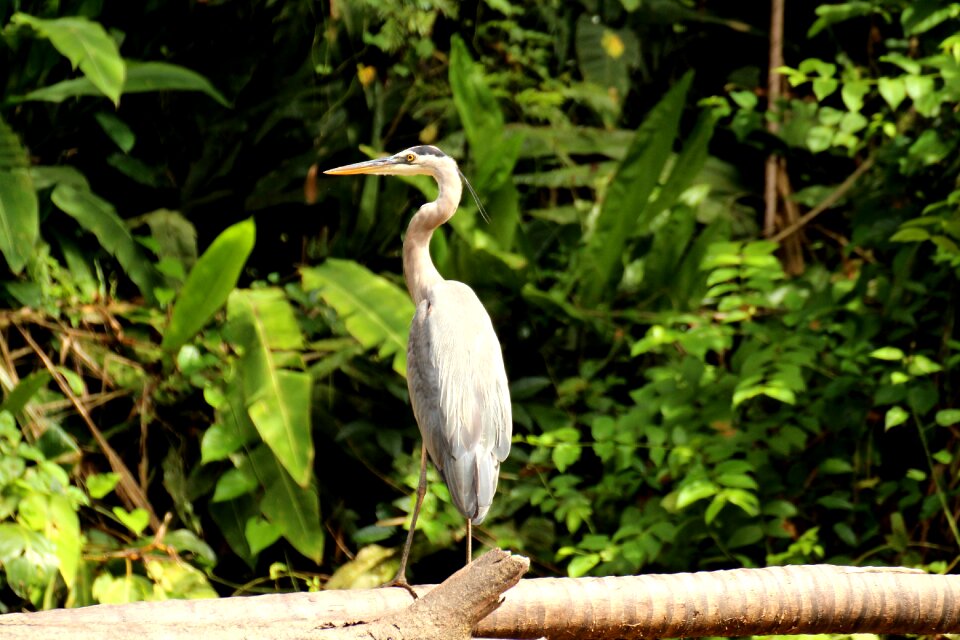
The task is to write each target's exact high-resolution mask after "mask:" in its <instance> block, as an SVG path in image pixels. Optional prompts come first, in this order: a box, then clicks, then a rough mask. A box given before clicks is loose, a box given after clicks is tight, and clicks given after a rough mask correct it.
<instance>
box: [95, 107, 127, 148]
mask: <svg viewBox="0 0 960 640" xmlns="http://www.w3.org/2000/svg"><path fill="white" fill-rule="evenodd" d="M94 118H96V120H97V124H99V125H100V128H101V129H103V132H104V133H105V134H107V136H109V138H110V139H111V140H113V143H114V144H116V145H117V146H118V147H120V150H121V151H123V152H124V153H130V151H132V150H133V145H134V144H135V143H136V141H137V137H136V136H135V135H134V133H133V131H132V130H131V129H130V127H129V126H127V123H126V122H124V121H123V120H121V119H120V118H118V117H117V116H116V115H114V114H112V113H110V112H108V111H101V112H99V113H97V114H96V115H95V116H94Z"/></svg>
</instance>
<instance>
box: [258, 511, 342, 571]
mask: <svg viewBox="0 0 960 640" xmlns="http://www.w3.org/2000/svg"><path fill="white" fill-rule="evenodd" d="M243 534H244V535H245V536H246V538H247V543H248V544H249V545H250V551H251V553H253V554H254V555H257V554H258V553H260V552H261V551H263V550H264V549H266V548H267V547H269V546H270V545H272V544H273V543H274V542H276V541H277V540H279V539H280V536H281V535H283V529H281V528H280V525H276V524H274V523H272V522H270V521H269V520H264V519H263V518H261V517H256V518H250V519H249V520H247V524H246V526H245V527H244V529H243ZM327 588H329V587H327Z"/></svg>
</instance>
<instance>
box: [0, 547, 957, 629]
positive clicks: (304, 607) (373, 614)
mask: <svg viewBox="0 0 960 640" xmlns="http://www.w3.org/2000/svg"><path fill="white" fill-rule="evenodd" d="M514 562H516V563H518V564H514ZM525 562H526V561H525V559H522V558H519V557H517V556H510V555H509V554H507V553H504V552H490V553H488V554H487V555H485V556H483V557H482V558H480V559H478V560H477V561H476V562H474V563H473V564H472V565H470V567H467V568H465V569H463V570H461V571H460V572H458V573H456V574H454V576H452V577H451V578H450V579H448V580H447V581H446V582H444V584H443V585H441V586H439V587H435V588H430V587H418V588H417V591H418V593H420V594H421V595H422V597H421V599H420V600H417V601H416V602H415V603H413V604H411V602H412V600H411V597H410V595H409V594H408V593H407V592H406V591H404V590H403V589H373V590H369V591H326V592H321V593H299V594H285V595H266V596H254V597H239V598H223V599H220V600H194V601H168V602H150V603H137V604H132V605H115V606H106V605H103V606H97V607H88V608H85V609H75V610H56V611H49V612H42V613H29V614H8V615H5V616H0V637H3V638H9V639H11V640H19V639H28V638H29V640H46V639H48V638H49V639H51V640H53V639H56V640H61V639H62V638H77V639H79V640H86V639H88V638H91V639H92V638H103V637H110V638H111V640H128V639H129V640H154V639H158V638H169V639H172V640H180V639H183V640H195V639H196V638H205V639H206V638H211V639H213V640H220V639H223V640H226V639H227V638H229V639H231V640H236V639H238V638H264V637H269V638H276V639H280V640H286V639H293V638H298V639H300V638H330V637H334V638H347V637H349V638H357V637H361V636H362V637H364V638H368V639H369V638H381V637H384V638H385V637H392V638H394V639H395V640H399V639H400V638H413V637H418V638H439V637H443V638H463V637H466V635H465V634H468V633H469V632H470V624H471V623H470V620H472V619H473V618H475V617H477V616H482V615H484V613H485V612H486V611H487V609H488V608H489V607H496V605H497V603H498V602H499V601H500V598H499V596H498V594H499V593H500V592H501V591H502V589H505V588H508V586H509V584H510V583H511V582H512V581H513V582H515V581H516V579H518V578H519V576H520V575H521V574H522V573H523V571H525V570H526V564H525ZM502 602H503V604H502V605H501V606H500V608H499V609H497V610H496V611H493V613H490V614H489V615H487V616H486V617H485V618H483V620H482V621H481V622H480V624H479V625H478V626H477V627H476V629H475V630H474V631H473V633H474V635H476V636H482V637H490V638H540V637H547V638H551V640H553V639H572V638H585V637H589V638H650V637H681V636H688V637H689V636H742V635H751V634H799V633H826V632H833V633H887V634H906V633H911V634H935V633H957V632H960V576H937V575H927V574H925V573H923V572H920V571H914V570H910V569H900V568H882V567H877V568H855V567H836V566H830V565H813V566H789V567H770V568H767V569H735V570H731V571H713V572H701V573H681V574H673V575H645V576H629V577H613V578H579V579H569V578H540V579H532V580H522V581H520V582H519V584H517V586H515V587H514V588H513V589H511V590H510V591H508V592H507V593H506V594H505V597H504V598H503V600H502ZM412 620H416V621H418V622H412ZM368 621H376V622H375V623H374V624H362V623H366V622H368ZM108 630H109V631H108ZM363 634H365V635H363ZM384 634H385V635H384ZM437 634H439V635H437Z"/></svg>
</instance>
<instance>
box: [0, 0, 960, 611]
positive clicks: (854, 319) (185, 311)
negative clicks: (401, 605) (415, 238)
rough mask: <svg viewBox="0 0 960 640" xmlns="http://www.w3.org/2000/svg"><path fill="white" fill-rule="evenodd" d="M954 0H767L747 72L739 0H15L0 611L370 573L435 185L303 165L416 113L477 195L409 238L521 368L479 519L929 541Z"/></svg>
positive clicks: (404, 516)
mask: <svg viewBox="0 0 960 640" xmlns="http://www.w3.org/2000/svg"><path fill="white" fill-rule="evenodd" d="M778 3H779V4H782V3H781V2H780V0H774V2H773V3H772V4H773V5H774V6H776V5H778ZM958 17H960V4H958V3H952V2H941V1H938V0H920V1H918V2H904V1H903V0H850V1H847V2H839V3H823V2H794V1H787V2H786V16H785V18H784V19H783V20H782V21H781V22H780V24H782V26H783V29H784V32H783V36H782V42H779V43H778V46H777V47H775V48H776V49H777V50H778V51H780V52H781V53H782V57H783V60H782V63H780V62H779V61H776V60H774V64H773V68H774V69H773V78H774V82H773V83H770V82H768V68H769V67H770V66H771V63H770V41H771V6H770V5H769V4H767V3H764V2H756V1H749V2H709V1H705V0H704V1H700V2H694V1H693V0H576V1H573V2H566V1H561V0H544V1H543V2H537V3H523V2H517V1H514V0H475V1H467V2H462V3H461V2H455V1H453V0H422V1H420V2H417V3H409V2H403V1H402V0H356V1H355V2H325V1H319V2H318V1H314V0H205V1H196V2H164V1H162V0H144V1H142V2H104V1H103V0H44V1H40V0H0V29H2V31H0V256H2V264H0V387H2V389H3V400H2V404H0V610H2V611H16V610H24V609H26V610H32V609H39V608H52V607H62V606H80V605H85V604H91V603H115V602H128V601H133V600H141V599H156V598H166V597H202V596H213V595H218V594H219V595H229V594H237V593H259V592H264V591H276V590H289V589H319V588H324V587H333V586H351V585H353V586H359V585H372V584H377V583H379V582H382V581H384V580H386V579H387V578H389V577H391V575H392V573H393V571H394V570H395V567H396V562H397V557H396V551H397V549H398V547H399V545H400V544H401V543H402V540H403V536H404V533H405V531H404V524H405V522H406V521H407V520H408V516H409V511H410V508H411V500H410V492H411V491H412V489H413V487H414V486H415V484H416V480H417V465H418V462H419V435H418V433H417V428H416V425H415V422H414V419H413V415H412V412H411V411H410V409H409V406H408V401H407V391H406V384H405V380H404V372H405V348H406V332H407V328H408V324H409V320H410V318H411V316H412V311H413V308H412V305H411V303H410V301H409V298H408V297H407V294H406V291H405V289H404V287H403V282H402V276H401V273H400V271H401V260H400V246H401V236H402V232H403V229H404V226H405V224H406V222H407V220H408V219H409V216H410V214H411V213H412V212H413V211H414V210H415V209H416V207H418V206H419V204H420V203H422V202H423V201H424V199H425V198H432V197H433V195H434V194H433V193H432V191H433V190H434V189H435V187H434V186H433V184H432V181H430V180H428V179H424V180H406V179H404V180H401V179H397V178H390V179H383V178H376V177H362V178H360V177H358V178H355V179H353V178H352V179H344V178H339V179H332V178H325V177H323V176H322V173H320V172H321V171H322V170H323V169H324V168H329V167H333V166H337V165H340V164H346V163H349V162H356V161H359V160H363V159H366V158H367V157H372V156H375V155H377V154H380V153H383V152H390V153H394V152H397V151H399V150H401V149H403V148H406V147H409V146H413V145H416V144H424V143H426V144H436V145H438V146H440V147H441V148H443V149H444V150H445V151H446V152H447V153H449V154H450V155H453V156H454V157H456V158H457V159H458V161H459V162H460V165H461V168H462V169H463V171H464V173H465V174H466V175H467V176H468V177H469V178H470V179H471V181H472V183H473V185H474V186H475V187H476V190H477V191H478V193H479V195H480V198H481V200H482V202H483V203H484V206H485V208H486V210H487V211H488V212H489V215H490V222H489V223H487V222H484V221H483V219H482V218H481V217H480V215H479V214H478V210H477V207H476V205H475V204H474V203H473V202H472V201H471V200H469V199H466V198H465V199H464V201H463V203H462V205H461V209H460V212H459V213H458V214H457V216H456V217H455V218H454V219H453V220H452V222H451V224H449V225H447V226H446V227H445V228H444V229H443V230H442V232H440V233H438V234H437V236H436V237H435V241H434V245H433V247H432V249H433V255H434V258H435V260H436V262H437V264H438V267H439V269H440V271H441V273H443V274H444V275H445V276H446V277H447V278H451V279H458V280H462V281H464V282H466V283H468V284H470V286H472V287H473V288H474V289H475V290H476V291H477V292H478V294H479V295H480V297H481V299H482V300H483V301H484V303H485V305H486V306H487V308H488V310H489V312H490V314H491V316H492V317H493V320H494V325H495V326H496V328H497V331H498V334H499V336H500V338H501V341H502V343H503V349H504V355H505V360H506V364H507V370H508V374H509V376H510V379H511V392H512V397H513V403H514V415H515V420H516V424H515V438H514V444H513V452H512V455H511V457H510V458H509V460H508V461H507V462H506V463H505V464H504V466H503V469H502V477H501V481H500V490H499V494H498V497H497V499H496V501H495V504H494V507H493V510H492V511H491V514H490V516H489V518H488V519H487V521H486V522H485V523H484V525H483V526H482V527H481V528H480V529H479V531H478V536H479V539H480V540H481V541H482V543H484V544H487V545H497V546H501V547H504V548H509V549H511V550H513V551H515V552H517V553H521V554H524V555H527V556H529V557H530V558H531V560H532V573H534V574H536V575H570V576H582V575H615V574H636V573H641V572H661V571H662V572H672V571H686V570H698V569H720V568H729V567H739V566H747V567H750V566H765V565H772V564H784V563H809V562H831V563H838V564H857V565H869V564H884V565H887V564H890V565H905V566H910V567H921V568H924V569H926V570H929V571H934V572H948V571H953V570H955V569H956V564H957V560H958V558H960V555H958V552H960V530H958V527H957V518H958V512H960V474H958V468H960V452H958V436H960V329H958V326H957V324H958V323H957V313H958V304H960V246H958V243H960V183H958V170H960V126H958V125H960V121H958V113H957V104H958V101H960V20H958ZM774 22H776V20H774ZM430 480H431V483H430V490H429V495H428V498H427V501H426V503H425V505H424V511H423V514H422V516H421V518H420V529H421V531H420V532H419V533H418V535H417V538H416V545H415V547H414V558H413V560H414V563H413V567H412V576H411V577H412V579H413V580H415V581H418V582H427V581H437V580H441V579H443V578H444V577H446V576H447V575H448V574H449V573H450V572H451V571H452V570H454V569H455V568H457V567H459V566H460V564H461V563H462V561H463V539H462V538H463V534H464V527H463V522H462V519H461V518H460V516H459V514H457V512H456V510H455V509H454V508H453V506H452V505H451V504H450V501H449V499H448V495H447V494H446V490H445V488H444V486H443V484H442V482H441V481H440V480H439V477H438V476H437V475H436V474H435V473H434V472H433V471H431V476H430Z"/></svg>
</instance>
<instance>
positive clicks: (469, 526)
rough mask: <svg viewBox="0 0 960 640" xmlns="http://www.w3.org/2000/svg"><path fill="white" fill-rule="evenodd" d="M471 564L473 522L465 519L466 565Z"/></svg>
mask: <svg viewBox="0 0 960 640" xmlns="http://www.w3.org/2000/svg"><path fill="white" fill-rule="evenodd" d="M471 562H473V522H472V521H471V520H470V518H467V564H470V563H471Z"/></svg>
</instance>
